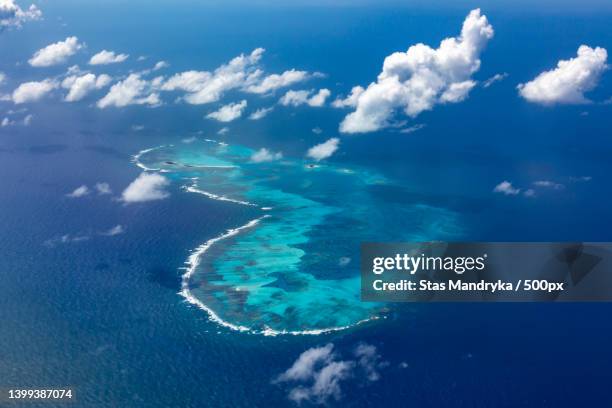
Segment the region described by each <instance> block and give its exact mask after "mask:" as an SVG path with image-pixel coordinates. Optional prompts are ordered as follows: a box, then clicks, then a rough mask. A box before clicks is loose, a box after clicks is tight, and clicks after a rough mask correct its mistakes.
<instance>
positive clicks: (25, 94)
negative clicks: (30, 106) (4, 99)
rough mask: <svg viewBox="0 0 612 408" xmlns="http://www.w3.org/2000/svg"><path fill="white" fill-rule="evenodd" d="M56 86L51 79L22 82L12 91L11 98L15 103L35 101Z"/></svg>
mask: <svg viewBox="0 0 612 408" xmlns="http://www.w3.org/2000/svg"><path fill="white" fill-rule="evenodd" d="M57 87H58V84H57V82H55V81H54V80H51V79H45V80H43V81H39V82H36V81H32V82H24V83H23V84H21V85H19V86H18V87H17V89H15V90H14V91H13V94H12V95H11V99H12V100H13V102H14V103H16V104H21V103H27V102H36V101H38V100H40V99H42V98H43V97H44V96H45V95H47V94H48V93H49V92H51V91H52V90H54V89H56V88H57Z"/></svg>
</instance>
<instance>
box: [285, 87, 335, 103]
mask: <svg viewBox="0 0 612 408" xmlns="http://www.w3.org/2000/svg"><path fill="white" fill-rule="evenodd" d="M313 92H314V91H313V90H310V91H306V90H302V91H287V93H286V94H285V95H283V96H282V98H281V99H280V100H279V101H278V102H279V103H280V104H281V105H283V106H300V105H309V106H312V107H321V106H323V105H325V101H326V100H327V98H328V97H329V96H330V95H331V92H330V91H329V89H325V88H323V89H320V90H319V91H318V92H317V93H314V94H313Z"/></svg>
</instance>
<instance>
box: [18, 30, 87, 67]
mask: <svg viewBox="0 0 612 408" xmlns="http://www.w3.org/2000/svg"><path fill="white" fill-rule="evenodd" d="M82 47H83V44H81V43H79V39H78V38H77V37H67V38H66V39H65V40H64V41H58V42H56V43H53V44H50V45H47V46H46V47H45V48H41V49H40V50H38V51H36V53H34V55H33V56H32V58H30V59H29V60H28V62H29V63H30V65H31V66H33V67H49V66H51V65H58V64H62V63H64V62H66V60H68V58H69V57H71V56H72V55H74V54H75V53H76V52H77V51H78V50H80V49H81V48H82Z"/></svg>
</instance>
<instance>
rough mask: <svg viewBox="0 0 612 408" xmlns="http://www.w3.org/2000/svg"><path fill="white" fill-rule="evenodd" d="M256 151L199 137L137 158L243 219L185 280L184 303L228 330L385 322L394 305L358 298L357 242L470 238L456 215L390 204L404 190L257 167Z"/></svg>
mask: <svg viewBox="0 0 612 408" xmlns="http://www.w3.org/2000/svg"><path fill="white" fill-rule="evenodd" d="M253 153H254V151H253V150H252V149H249V148H247V147H243V146H236V145H227V144H225V143H220V142H216V141H214V140H199V141H197V142H195V143H192V144H181V145H163V146H158V147H154V148H150V149H146V150H142V151H141V152H139V153H138V154H137V155H135V156H134V162H135V164H136V165H138V166H139V167H141V168H142V169H143V170H145V171H157V172H160V173H163V174H164V176H166V177H168V178H170V179H172V180H174V181H177V182H180V183H183V189H184V191H186V192H188V193H194V194H201V195H203V196H205V197H207V198H208V199H213V200H219V201H225V202H227V203H228V205H238V206H240V208H241V209H243V210H244V216H245V219H248V222H246V223H245V224H243V225H239V226H232V227H231V228H230V229H229V230H227V231H225V232H224V233H222V234H221V235H218V236H216V237H214V238H210V239H208V240H206V241H205V242H204V243H203V244H202V245H200V246H198V247H197V248H196V249H194V250H193V251H192V252H191V254H190V256H189V258H188V259H187V261H186V267H185V271H184V273H183V275H182V286H181V292H180V294H181V295H182V296H183V297H185V299H186V300H187V301H188V302H190V303H192V304H194V305H196V306H197V307H199V308H201V309H202V310H204V311H206V312H207V313H208V315H209V317H210V318H211V319H212V320H214V321H215V322H217V323H219V324H220V325H222V326H225V327H227V328H229V329H233V330H239V331H248V332H252V333H260V334H266V335H276V334H319V333H323V332H327V331H333V330H342V329H346V328H348V327H351V326H354V325H356V324H359V323H362V322H365V321H368V320H372V319H376V318H378V317H380V316H382V315H383V314H384V312H385V311H386V310H387V308H386V305H384V304H380V303H371V302H362V301H361V299H360V285H361V283H360V274H359V262H358V259H359V252H358V251H359V243H360V242H362V241H370V242H372V241H376V240H379V241H389V240H396V241H402V240H403V241H408V240H410V241H415V240H416V241H425V240H432V239H449V238H452V237H457V236H458V234H460V227H459V226H458V223H457V215H456V214H455V213H454V212H452V211H449V210H447V209H444V208H439V207H434V206H430V205H427V204H425V203H423V202H419V201H414V200H412V199H411V200H398V197H397V196H394V197H388V195H389V194H387V193H386V192H385V190H391V191H393V189H396V190H397V192H399V193H401V192H402V191H404V189H402V188H401V186H397V185H396V184H394V183H393V182H391V181H390V180H388V179H387V178H385V177H383V176H382V175H380V174H377V173H375V172H372V171H370V170H367V169H362V168H347V167H338V166H334V165H331V164H316V165H313V164H312V163H309V162H307V161H304V160H300V159H280V160H275V161H270V162H264V163H256V162H253V161H251V159H250V158H251V156H252V155H253ZM381 192H382V193H381ZM398 220H402V221H401V222H398Z"/></svg>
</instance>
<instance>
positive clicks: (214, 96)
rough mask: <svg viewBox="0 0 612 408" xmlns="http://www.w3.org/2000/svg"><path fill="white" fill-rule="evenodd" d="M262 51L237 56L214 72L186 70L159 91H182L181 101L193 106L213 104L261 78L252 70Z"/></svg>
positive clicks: (259, 49)
mask: <svg viewBox="0 0 612 408" xmlns="http://www.w3.org/2000/svg"><path fill="white" fill-rule="evenodd" d="M264 51H265V50H264V49H263V48H257V49H255V50H253V52H251V54H249V55H244V54H241V55H240V56H238V57H236V58H234V59H232V60H231V61H230V62H229V63H227V64H224V65H221V66H220V67H219V68H217V69H216V70H215V71H214V72H208V71H186V72H182V73H179V74H176V75H173V76H172V77H170V78H169V79H168V80H167V81H166V82H164V84H163V85H162V87H161V89H162V90H164V91H177V90H180V91H185V92H187V95H185V96H184V97H183V99H184V100H185V102H187V103H191V104H194V105H200V104H205V103H211V102H216V101H218V100H219V99H221V96H223V94H224V93H225V92H227V91H229V90H232V89H236V88H242V87H245V86H246V87H248V86H250V85H252V84H254V83H255V82H256V80H257V79H258V78H259V77H260V76H261V73H262V72H261V71H260V70H256V69H255V68H254V66H255V64H257V63H258V62H259V60H260V59H261V57H262V55H263V53H264Z"/></svg>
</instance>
